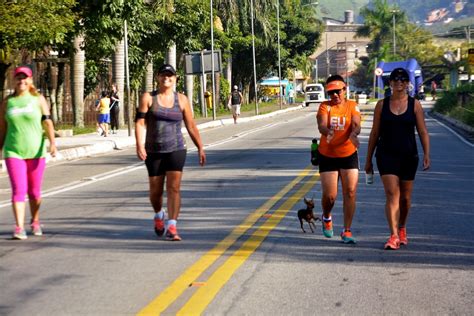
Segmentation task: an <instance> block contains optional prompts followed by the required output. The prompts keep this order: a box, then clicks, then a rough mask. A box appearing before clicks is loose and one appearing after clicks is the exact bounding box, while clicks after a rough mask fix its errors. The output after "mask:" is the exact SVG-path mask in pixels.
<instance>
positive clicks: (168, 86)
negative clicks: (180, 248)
mask: <svg viewBox="0 0 474 316" xmlns="http://www.w3.org/2000/svg"><path fill="white" fill-rule="evenodd" d="M157 81H158V84H159V89H158V91H155V92H152V93H149V92H146V93H144V94H143V96H142V98H141V100H140V106H139V108H138V112H137V117H136V120H135V139H136V146H137V156H138V158H139V159H140V160H143V161H145V164H146V167H147V170H148V179H149V182H150V201H151V205H152V207H153V210H154V211H155V216H154V229H155V233H156V234H157V235H158V236H159V237H161V236H163V234H164V233H165V231H166V239H168V240H172V241H179V240H181V237H180V236H179V235H178V231H177V220H178V216H179V213H180V208H181V177H182V174H183V167H184V163H185V160H186V144H185V141H184V138H183V135H182V133H181V127H182V122H184V126H185V127H186V129H187V131H188V134H189V136H190V137H191V140H192V141H193V143H194V145H196V147H197V149H198V156H199V164H200V165H201V166H204V164H205V162H206V154H205V153H204V148H203V144H202V141H201V136H200V135H199V131H198V129H197V127H196V123H195V122H194V119H193V117H192V111H191V105H190V104H189V101H188V98H187V97H186V96H185V95H183V94H181V93H176V92H174V87H175V85H176V70H175V69H174V68H173V67H172V66H171V65H168V64H165V65H163V66H161V67H160V68H159V69H158V76H157ZM145 127H146V133H145ZM165 182H166V192H167V195H166V196H167V203H166V205H167V208H168V220H167V222H166V223H165V213H164V209H163V192H164V186H165Z"/></svg>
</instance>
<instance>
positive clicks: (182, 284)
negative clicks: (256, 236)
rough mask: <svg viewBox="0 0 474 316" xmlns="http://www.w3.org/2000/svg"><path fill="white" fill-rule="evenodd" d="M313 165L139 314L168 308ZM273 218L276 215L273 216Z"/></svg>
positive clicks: (299, 180) (309, 167)
mask: <svg viewBox="0 0 474 316" xmlns="http://www.w3.org/2000/svg"><path fill="white" fill-rule="evenodd" d="M312 170H313V166H311V165H310V166H308V167H306V168H305V169H304V170H303V171H302V172H300V174H299V175H298V176H297V177H296V178H295V179H294V180H293V181H291V182H290V183H288V184H287V185H286V186H285V187H284V188H283V189H281V190H280V192H278V193H277V194H275V195H274V196H273V197H271V198H270V199H269V200H267V201H266V202H265V203H264V204H263V205H262V206H260V207H259V208H258V209H257V210H255V211H254V212H253V213H252V214H250V215H249V216H248V217H247V218H246V219H245V220H244V221H243V222H242V224H240V225H239V226H237V227H236V228H234V230H233V231H232V232H231V233H230V234H229V235H228V236H227V237H226V238H224V239H223V240H222V241H220V242H219V243H218V244H217V245H216V246H215V247H214V248H213V249H211V250H209V251H208V252H207V253H206V254H204V255H203V256H202V257H201V258H200V259H199V260H198V261H196V263H194V264H193V265H192V266H191V267H189V268H188V269H187V270H186V271H185V272H184V273H183V274H181V276H179V277H178V278H177V279H176V280H175V281H174V282H173V283H172V284H171V285H170V286H168V287H167V288H166V289H164V290H163V292H161V293H160V294H159V295H158V296H157V297H156V298H155V299H154V300H153V301H152V302H151V303H150V304H148V305H147V306H146V307H145V308H143V309H142V310H141V311H140V312H139V313H138V315H157V314H159V313H162V312H163V311H164V310H166V309H167V308H168V307H169V306H170V305H171V304H172V303H173V302H174V301H175V300H176V299H178V297H179V296H181V294H183V292H184V291H185V290H186V289H188V287H189V284H192V283H193V282H195V281H196V280H197V279H198V278H199V276H200V275H201V274H202V273H203V272H204V271H206V270H207V269H208V268H209V267H210V266H211V265H212V264H213V263H214V262H215V261H216V260H217V259H219V258H220V257H221V256H222V254H223V253H224V252H225V251H226V250H227V249H228V248H229V247H230V246H232V245H233V244H234V243H235V242H236V241H237V239H238V238H240V237H241V236H242V235H243V234H244V233H245V232H246V231H247V230H248V229H250V228H251V227H252V226H253V225H254V224H255V223H256V222H257V221H258V220H259V219H260V218H261V217H262V215H263V214H265V213H266V212H268V211H269V210H270V209H271V208H272V207H273V206H274V205H275V204H276V203H277V202H278V201H279V200H280V199H282V198H283V197H284V196H285V195H286V194H287V193H288V192H289V191H290V190H291V189H293V187H295V186H296V185H297V184H298V183H299V182H301V181H302V180H303V179H304V178H305V177H306V176H307V175H308V174H309V173H310V172H311V171H312ZM271 218H272V219H273V218H274V216H272V217H271Z"/></svg>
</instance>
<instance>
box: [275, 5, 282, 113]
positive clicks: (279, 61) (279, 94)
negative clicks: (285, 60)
mask: <svg viewBox="0 0 474 316" xmlns="http://www.w3.org/2000/svg"><path fill="white" fill-rule="evenodd" d="M276 6H277V36H278V102H279V103H280V110H281V109H283V100H282V95H281V92H282V91H281V90H282V89H281V56H280V0H277V4H276Z"/></svg>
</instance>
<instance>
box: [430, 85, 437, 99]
mask: <svg viewBox="0 0 474 316" xmlns="http://www.w3.org/2000/svg"><path fill="white" fill-rule="evenodd" d="M437 88H438V85H437V84H436V81H434V80H433V81H431V98H432V99H433V101H436V89H437Z"/></svg>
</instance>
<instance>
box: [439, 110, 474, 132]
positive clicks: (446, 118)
mask: <svg viewBox="0 0 474 316" xmlns="http://www.w3.org/2000/svg"><path fill="white" fill-rule="evenodd" d="M430 114H431V115H432V116H434V117H436V118H439V119H441V120H444V121H446V122H448V123H450V124H453V125H454V126H456V127H457V128H460V129H462V130H464V131H465V132H467V133H474V128H473V127H471V126H469V125H467V124H464V123H463V122H460V121H458V120H455V119H453V118H451V117H449V116H446V115H443V114H441V113H438V112H435V111H431V113H430Z"/></svg>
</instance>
